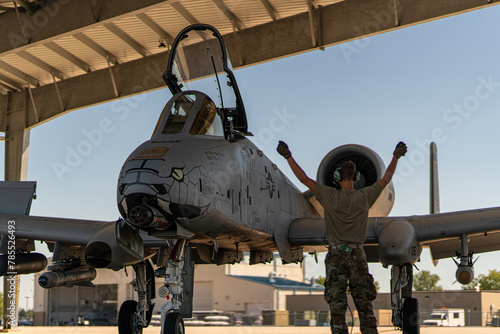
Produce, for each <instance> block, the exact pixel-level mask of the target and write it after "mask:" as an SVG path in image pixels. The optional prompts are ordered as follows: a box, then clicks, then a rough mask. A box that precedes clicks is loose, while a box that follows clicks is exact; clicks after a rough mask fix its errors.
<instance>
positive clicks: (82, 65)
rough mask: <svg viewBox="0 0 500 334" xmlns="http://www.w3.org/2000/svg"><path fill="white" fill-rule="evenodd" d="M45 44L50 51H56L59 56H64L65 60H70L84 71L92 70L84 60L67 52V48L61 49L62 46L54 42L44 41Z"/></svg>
mask: <svg viewBox="0 0 500 334" xmlns="http://www.w3.org/2000/svg"><path fill="white" fill-rule="evenodd" d="M45 46H46V47H47V48H48V49H50V50H51V51H53V52H55V53H57V54H58V55H60V56H61V57H63V58H65V59H66V60H68V61H70V62H72V63H73V64H75V65H76V66H78V67H79V68H81V69H82V70H84V71H85V72H87V73H88V72H90V71H93V68H92V67H91V66H90V65H89V64H87V63H86V62H84V61H83V60H81V59H80V58H78V57H77V56H75V55H74V54H72V53H71V52H69V51H68V50H66V49H63V48H62V47H60V46H59V45H57V44H56V43H54V42H47V43H45Z"/></svg>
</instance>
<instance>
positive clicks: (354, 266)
mask: <svg viewBox="0 0 500 334" xmlns="http://www.w3.org/2000/svg"><path fill="white" fill-rule="evenodd" d="M325 265H326V280H325V300H326V301H327V303H328V304H329V305H330V313H331V322H330V325H331V329H332V333H335V334H337V333H339V334H347V333H348V330H347V324H346V319H345V313H346V310H347V295H346V290H347V286H348V285H349V287H350V290H351V296H352V298H353V300H354V304H355V305H356V308H357V310H358V314H359V321H360V329H361V333H363V334H376V333H378V332H377V320H376V318H375V316H374V314H373V307H372V300H374V299H375V297H377V290H376V288H375V285H374V284H373V277H372V275H370V274H369V273H368V264H367V262H366V255H365V252H364V250H363V248H353V249H351V251H350V253H347V252H345V251H344V250H342V249H331V248H330V251H329V252H328V254H327V256H326V259H325Z"/></svg>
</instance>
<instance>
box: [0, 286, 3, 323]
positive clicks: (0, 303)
mask: <svg viewBox="0 0 500 334" xmlns="http://www.w3.org/2000/svg"><path fill="white" fill-rule="evenodd" d="M2 316H3V293H1V292H0V317H2Z"/></svg>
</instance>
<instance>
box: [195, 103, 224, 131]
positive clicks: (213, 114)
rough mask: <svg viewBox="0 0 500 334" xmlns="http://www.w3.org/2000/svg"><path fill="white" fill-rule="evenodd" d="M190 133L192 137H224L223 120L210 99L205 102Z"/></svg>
mask: <svg viewBox="0 0 500 334" xmlns="http://www.w3.org/2000/svg"><path fill="white" fill-rule="evenodd" d="M189 133H190V134H192V135H210V136H224V130H223V128H222V120H221V119H220V116H219V115H218V114H217V109H216V108H215V104H214V103H213V102H212V101H210V100H209V99H207V98H205V100H203V102H202V104H201V107H200V110H199V111H198V114H196V118H195V120H194V122H193V125H192V126H191V130H189Z"/></svg>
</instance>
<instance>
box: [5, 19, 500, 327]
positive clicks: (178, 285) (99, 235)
mask: <svg viewBox="0 0 500 334" xmlns="http://www.w3.org/2000/svg"><path fill="white" fill-rule="evenodd" d="M163 78H164V79H165V82H166V83H167V86H168V87H169V89H170V91H171V92H172V94H173V97H172V98H171V99H170V100H169V101H168V102H167V104H166V106H165V108H164V109H163V112H162V114H161V116H160V118H159V120H158V123H157V125H156V128H155V130H154V132H153V135H152V136H151V139H150V140H147V141H146V142H144V143H143V144H142V145H140V146H139V147H137V148H136V149H135V150H134V151H133V152H132V153H131V154H130V156H129V157H128V159H127V160H126V161H125V163H124V164H123V167H122V169H121V171H120V174H119V179H118V185H117V205H118V208H119V211H120V213H121V216H122V218H121V219H119V220H118V221H88V220H75V219H60V218H49V217H34V216H29V215H27V214H26V213H27V212H28V209H29V205H30V203H31V198H32V195H33V193H34V187H35V185H34V184H33V183H22V184H18V183H14V184H13V183H5V184H3V185H1V186H0V188H2V193H0V198H1V196H8V197H6V198H8V200H7V202H8V203H9V205H0V210H1V212H2V214H0V234H1V235H2V240H1V242H0V253H1V254H3V255H0V274H1V275H6V274H7V275H9V274H13V273H16V274H28V273H34V272H38V271H41V270H44V269H45V267H46V263H47V259H46V258H45V256H43V255H42V254H39V253H35V252H34V251H35V247H34V240H41V241H44V242H46V243H47V244H48V246H49V249H50V250H51V251H52V252H53V257H52V263H51V265H50V266H49V267H48V268H47V271H46V272H45V273H43V274H42V275H41V276H40V278H39V281H38V283H39V284H40V285H41V286H42V287H44V288H53V287H58V286H72V285H91V284H92V283H91V281H92V280H93V279H94V278H95V276H96V271H95V268H109V269H113V270H118V269H121V268H123V267H127V266H132V267H133V269H134V271H135V279H134V281H133V288H134V289H135V290H136V291H137V295H138V300H128V301H126V302H124V303H123V304H122V305H121V307H120V311H119V316H118V328H119V333H120V334H125V333H141V332H142V329H143V328H145V327H147V326H148V325H149V324H150V322H151V317H152V313H153V308H154V305H153V303H152V299H153V298H155V295H156V287H155V285H154V277H162V278H163V279H164V283H163V285H162V286H161V287H160V288H159V289H158V295H159V296H160V297H162V298H164V299H165V303H164V305H163V306H162V307H161V313H162V333H164V334H171V333H184V322H183V318H186V317H191V315H192V306H193V298H196V296H193V275H194V264H195V263H196V264H198V263H204V264H215V265H222V264H227V263H231V264H232V263H237V262H239V261H240V260H241V259H242V258H243V252H249V253H250V263H251V264H257V263H266V262H270V261H272V260H273V253H274V252H278V253H279V255H280V257H281V259H282V261H283V262H284V263H294V262H300V261H302V260H303V254H304V253H307V252H317V251H325V250H326V247H325V245H327V244H328V241H327V239H326V233H325V226H324V224H325V222H324V218H323V216H322V208H321V206H320V205H319V204H318V203H317V201H315V199H314V196H313V195H312V194H311V193H310V192H306V193H302V192H301V191H300V190H298V188H297V187H295V186H294V184H293V183H292V182H291V181H290V180H289V179H288V178H287V177H286V176H285V175H284V174H283V173H282V172H281V171H280V170H279V169H278V167H277V165H276V164H274V163H273V162H272V161H271V160H270V159H268V158H267V157H266V155H265V154H264V153H263V152H262V151H261V150H260V149H259V148H258V147H257V146H256V145H255V144H253V143H252V141H250V140H249V139H248V137H249V136H251V133H250V132H249V131H248V125H247V118H246V113H245V108H244V104H243V101H242V98H241V94H240V91H239V89H238V85H237V82H236V79H235V76H234V74H233V72H232V69H231V66H230V62H229V59H228V56H227V51H226V47H225V45H224V41H223V38H222V36H221V35H220V33H219V32H218V31H217V30H216V29H215V28H214V27H212V26H210V25H205V24H195V25H191V26H189V27H187V28H185V29H183V30H182V31H181V32H180V33H179V34H178V36H177V37H176V39H175V40H174V42H173V45H172V49H171V52H170V55H169V59H168V67H167V70H166V71H165V73H164V74H163ZM191 86H197V87H201V88H198V89H192V87H191ZM431 148H432V149H431V157H432V159H431V161H432V165H431V166H432V168H431V170H433V173H432V175H433V181H432V183H431V185H432V187H431V188H432V189H433V191H432V194H433V196H434V197H433V199H432V200H431V207H432V210H431V214H429V215H424V216H410V217H388V215H389V213H390V211H391V209H392V206H393V204H394V196H395V189H394V186H393V185H392V184H389V186H387V187H386V188H385V189H384V191H383V192H382V194H381V195H380V197H379V199H378V200H377V201H376V203H375V204H374V205H373V207H372V208H371V209H370V217H371V218H369V228H368V234H367V239H366V241H365V250H366V253H367V257H368V260H369V261H371V262H381V263H382V264H383V265H384V266H385V267H389V266H391V270H392V279H391V294H392V309H393V317H392V321H393V324H394V325H395V326H396V327H398V328H400V329H403V330H404V331H405V333H417V332H418V326H419V324H418V321H416V319H418V304H417V300H416V299H414V298H412V297H411V293H412V265H413V264H414V263H415V262H416V261H417V260H418V259H419V257H420V255H421V251H422V248H423V247H425V246H428V247H430V249H431V252H432V256H433V259H434V260H436V261H437V260H438V259H441V258H446V257H455V256H457V254H458V258H459V260H460V262H459V263H457V264H458V268H457V272H456V277H457V280H458V281H459V282H460V283H462V284H467V283H469V282H471V281H472V280H473V277H474V272H473V264H474V262H473V259H472V256H473V251H472V249H473V250H474V251H475V252H476V253H478V252H486V251H493V250H498V249H500V243H499V242H498V241H499V240H500V233H499V232H500V208H491V209H480V210H472V211H462V212H454V213H439V198H438V196H437V188H438V187H437V152H436V148H435V146H431ZM345 159H349V160H352V161H353V162H354V163H355V164H356V166H357V168H358V171H359V172H360V179H359V181H358V182H357V183H356V184H355V187H356V188H358V189H359V188H362V187H365V186H369V185H371V184H373V183H374V182H376V181H377V180H379V179H380V178H381V177H382V175H383V173H384V171H385V166H384V163H383V161H382V159H381V158H380V157H379V156H378V155H377V153H375V152H374V151H373V150H371V149H369V148H367V147H364V146H360V145H344V146H340V147H337V148H335V149H333V150H332V151H331V152H330V153H328V154H327V155H326V156H325V158H324V159H323V160H322V161H321V163H320V165H319V168H318V173H317V181H318V182H320V183H322V184H325V185H329V186H335V182H334V179H333V172H334V171H335V168H336V166H338V165H339V163H340V162H341V161H343V160H345ZM16 187H18V188H19V187H21V188H23V187H24V188H27V190H28V191H27V194H28V195H27V196H26V199H24V202H23V201H21V202H23V203H24V204H23V203H21V204H22V205H21V209H19V208H16V206H15V205H14V204H16V203H13V202H16V200H15V198H17V196H14V195H15V194H13V192H15V191H18V190H19V189H18V188H16ZM5 194H7V195H5ZM4 202H5V201H4ZM17 204H18V203H17ZM13 221H15V238H16V243H15V250H14V249H12V247H10V246H11V244H9V240H10V238H11V236H12V235H13V233H12V229H13V227H12V224H11V222H13ZM13 255H15V256H13ZM9 256H11V257H9ZM12 258H15V261H13V260H12Z"/></svg>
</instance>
